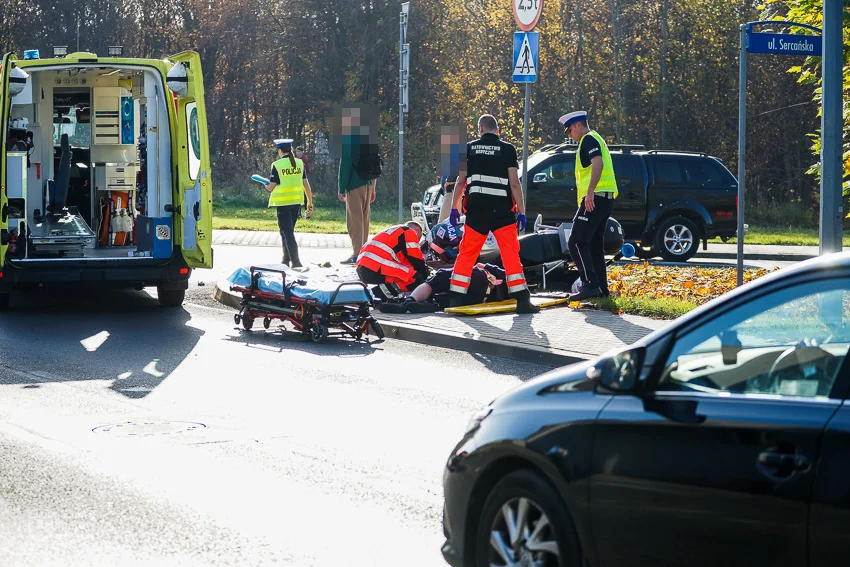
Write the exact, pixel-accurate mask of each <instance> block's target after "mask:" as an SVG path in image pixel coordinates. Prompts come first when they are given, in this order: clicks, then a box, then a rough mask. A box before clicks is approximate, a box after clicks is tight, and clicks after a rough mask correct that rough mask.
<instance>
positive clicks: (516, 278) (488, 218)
mask: <svg viewBox="0 0 850 567" xmlns="http://www.w3.org/2000/svg"><path fill="white" fill-rule="evenodd" d="M478 134H479V136H480V138H478V139H477V140H473V141H472V142H469V143H468V144H467V145H466V170H465V171H464V169H463V164H461V171H460V175H459V176H458V178H457V182H456V183H455V187H457V188H460V187H464V184H466V188H465V189H464V191H460V190H456V191H455V192H454V196H453V197H454V202H453V203H452V211H451V214H450V216H449V218H450V220H451V222H452V224H457V221H458V219H459V218H460V213H459V212H458V210H457V207H458V203H459V201H460V199H461V195H463V207H464V212H465V213H466V223H465V224H464V227H463V238H462V239H461V241H460V249H459V251H458V256H457V260H455V265H454V270H453V271H452V278H451V285H450V287H449V290H450V292H449V293H450V294H451V295H453V296H454V297H453V298H452V304H453V305H463V303H464V302H463V297H460V296H461V295H466V293H467V292H468V291H469V284H470V282H471V278H472V268H473V266H474V265H475V263H476V262H477V261H478V255H479V254H480V253H481V247H482V246H484V241H485V240H487V235H488V233H490V232H492V233H493V236H494V237H495V238H496V242H497V243H498V245H499V251H500V253H501V255H502V265H503V266H504V268H505V283H506V284H507V286H508V293H509V294H510V296H511V298H513V299H516V302H517V305H516V312H517V313H537V312H538V311H540V308H539V307H537V306H536V305H534V304H533V303H531V293H530V292H529V291H528V285H527V284H526V282H525V275H524V274H523V271H522V263H521V262H520V260H519V235H518V231H521V230H524V229H525V205H524V203H523V198H522V186H521V185H520V184H519V177H518V175H517V169H518V164H517V155H516V148H515V147H514V146H513V144H510V143H508V142H504V141H502V140H501V139H499V125H498V123H497V122H496V119H495V118H494V117H493V116H491V115H489V114H485V115H484V116H482V117H481V118H480V119H479V120H478Z"/></svg>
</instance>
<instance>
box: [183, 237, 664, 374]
mask: <svg viewBox="0 0 850 567" xmlns="http://www.w3.org/2000/svg"><path fill="white" fill-rule="evenodd" d="M347 255H348V249H347V248H328V249H321V248H308V247H304V248H301V260H302V263H304V265H306V266H309V267H310V269H309V271H308V272H307V273H306V274H305V275H307V276H310V275H311V274H316V275H321V276H323V277H327V278H329V279H332V280H334V281H345V280H351V279H356V277H357V276H356V274H355V272H354V270H353V268H352V267H351V266H344V265H340V264H339V262H340V261H341V260H343V259H344V258H345V257H347ZM279 259H280V251H279V250H278V249H277V248H273V247H269V246H254V247H249V246H244V245H242V246H240V245H215V268H214V269H213V270H212V271H210V270H196V271H195V272H194V273H193V275H192V286H191V288H190V293H189V295H188V296H187V302H192V303H200V304H202V305H203V306H205V307H209V308H213V309H222V310H225V311H228V312H229V313H235V311H234V310H232V309H231V308H229V307H225V306H223V305H221V304H220V303H217V302H215V301H214V300H213V298H212V295H213V293H214V290H215V284H216V283H217V282H218V281H220V280H222V279H224V278H226V277H227V276H228V275H229V274H231V273H232V272H233V271H234V270H236V269H237V268H239V267H241V266H245V265H246V264H252V263H254V264H260V263H274V262H278V261H279ZM323 265H329V267H322V266H323ZM199 284H203V286H200V285H199ZM374 313H375V317H377V318H378V320H379V321H380V322H381V325H382V326H383V327H384V330H385V332H386V333H387V335H388V336H389V337H393V338H396V339H400V340H406V341H413V342H417V343H421V344H424V345H430V346H436V347H447V348H455V349H459V350H463V351H467V352H474V353H478V354H481V355H499V356H507V357H512V358H521V359H523V360H528V361H534V362H539V363H542V364H551V365H556V366H559V365H564V364H569V363H571V362H576V361H578V360H584V359H587V358H592V357H595V356H598V355H600V354H602V353H603V352H605V351H607V350H609V349H611V348H615V347H618V346H624V345H628V344H630V343H632V342H634V341H636V340H638V339H640V338H642V337H643V336H645V335H647V334H649V333H650V332H652V331H654V330H656V329H659V328H661V327H663V326H664V325H666V324H667V323H668V322H667V321H661V320H656V319H650V318H648V317H639V316H635V315H614V314H612V313H609V312H606V311H597V310H592V309H585V308H581V309H571V308H569V307H568V306H566V305H562V306H557V307H551V308H547V309H543V310H542V311H541V312H540V313H537V314H535V315H516V314H514V313H508V314H500V315H488V316H479V317H469V316H460V315H449V314H446V313H434V314H430V315H414V314H403V315H390V314H384V313H381V312H379V311H377V310H375V312H374Z"/></svg>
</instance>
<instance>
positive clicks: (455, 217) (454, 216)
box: [449, 209, 460, 226]
mask: <svg viewBox="0 0 850 567" xmlns="http://www.w3.org/2000/svg"><path fill="white" fill-rule="evenodd" d="M459 221H460V213H459V212H458V211H457V209H452V212H451V213H449V223H451V225H452V226H457V223H458V222H459Z"/></svg>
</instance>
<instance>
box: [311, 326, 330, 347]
mask: <svg viewBox="0 0 850 567" xmlns="http://www.w3.org/2000/svg"><path fill="white" fill-rule="evenodd" d="M310 338H311V339H313V342H314V343H320V342H322V341H323V340H325V339H326V338H328V328H327V327H325V326H324V325H322V324H321V323H318V324H317V325H316V326H314V327H313V328H312V329H311V330H310Z"/></svg>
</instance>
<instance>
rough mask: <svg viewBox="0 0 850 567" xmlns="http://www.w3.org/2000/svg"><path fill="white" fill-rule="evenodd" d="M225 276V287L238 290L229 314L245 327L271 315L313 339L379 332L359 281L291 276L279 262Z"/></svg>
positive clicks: (266, 322)
mask: <svg viewBox="0 0 850 567" xmlns="http://www.w3.org/2000/svg"><path fill="white" fill-rule="evenodd" d="M226 281H227V283H229V287H230V291H232V292H235V293H237V294H241V296H242V298H241V300H240V302H239V307H238V309H239V313H237V314H236V315H235V316H234V320H235V321H236V324H237V325H238V324H240V323H241V324H242V327H243V328H244V329H245V330H250V329H251V328H252V327H253V326H254V321H255V320H256V319H260V318H262V319H263V326H264V327H265V328H266V329H268V328H269V326H270V325H271V322H272V321H273V320H275V319H278V320H281V321H287V322H289V323H291V324H292V325H294V326H295V328H296V329H297V330H299V331H301V332H303V333H304V334H307V335H309V336H310V337H311V338H312V339H313V340H314V341H317V342H318V341H322V340H324V339H325V338H327V337H328V336H329V335H348V336H352V337H354V338H356V339H360V338H361V337H362V336H363V334H364V333H366V332H368V331H370V330H371V332H373V333H374V334H375V335H377V336H378V338H383V336H384V332H383V329H381V326H380V324H379V323H378V322H377V321H376V320H375V319H374V318H373V317H372V316H371V314H370V309H371V307H372V305H373V300H372V296H371V295H370V294H369V291H368V289H366V286H365V285H364V284H363V283H362V282H359V281H348V282H342V283H336V282H331V281H329V280H327V279H322V278H312V279H307V278H305V277H303V276H302V275H300V274H299V275H298V276H297V278H296V277H295V275H294V274H293V273H292V272H291V271H289V268H287V267H285V266H283V265H280V264H267V265H261V266H251V267H250V268H239V269H238V270H236V271H235V272H233V274H231V275H230V276H229V277H228V278H227V280H226Z"/></svg>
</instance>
